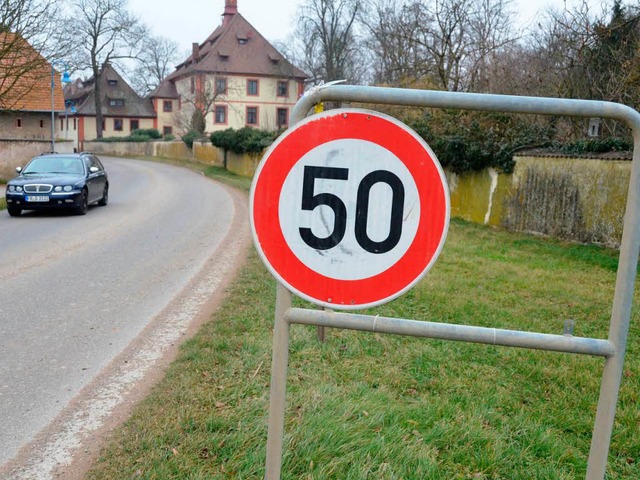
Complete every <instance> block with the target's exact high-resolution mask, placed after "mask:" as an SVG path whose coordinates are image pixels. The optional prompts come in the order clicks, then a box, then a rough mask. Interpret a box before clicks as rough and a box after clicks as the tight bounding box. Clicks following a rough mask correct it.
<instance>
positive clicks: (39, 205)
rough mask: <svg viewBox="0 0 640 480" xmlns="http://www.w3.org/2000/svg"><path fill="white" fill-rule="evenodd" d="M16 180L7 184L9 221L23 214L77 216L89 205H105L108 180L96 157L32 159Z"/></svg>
mask: <svg viewBox="0 0 640 480" xmlns="http://www.w3.org/2000/svg"><path fill="white" fill-rule="evenodd" d="M17 171H18V176H17V177H15V178H13V179H11V180H9V183H7V192H6V199H7V211H8V212H9V215H11V216H12V217H15V216H18V215H20V213H22V210H49V209H68V210H73V211H75V212H76V213H78V214H79V215H84V214H85V213H87V210H88V208H89V205H90V204H92V203H94V202H97V203H98V205H106V204H107V201H108V200H109V178H108V177H107V172H106V171H105V169H104V167H103V165H102V163H101V162H100V160H99V159H98V157H96V156H95V155H93V154H91V153H87V152H83V153H50V154H42V155H40V156H37V157H35V158H32V159H31V160H30V161H29V163H27V165H26V166H25V167H24V168H20V167H18V168H17Z"/></svg>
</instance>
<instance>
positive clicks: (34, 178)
mask: <svg viewBox="0 0 640 480" xmlns="http://www.w3.org/2000/svg"><path fill="white" fill-rule="evenodd" d="M84 180H85V177H84V175H78V174H70V173H39V174H33V175H18V176H17V177H14V178H12V179H11V180H9V183H8V185H23V186H24V185H29V184H33V183H45V184H47V185H54V186H55V185H75V184H76V183H81V182H84Z"/></svg>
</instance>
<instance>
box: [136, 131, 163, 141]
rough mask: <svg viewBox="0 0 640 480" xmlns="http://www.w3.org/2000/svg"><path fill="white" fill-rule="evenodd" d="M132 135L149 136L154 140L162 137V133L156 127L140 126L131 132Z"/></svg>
mask: <svg viewBox="0 0 640 480" xmlns="http://www.w3.org/2000/svg"><path fill="white" fill-rule="evenodd" d="M131 136H140V137H149V138H150V139H152V140H159V139H161V138H162V134H161V133H160V132H159V131H158V130H157V129H155V128H139V129H137V130H134V131H133V132H131Z"/></svg>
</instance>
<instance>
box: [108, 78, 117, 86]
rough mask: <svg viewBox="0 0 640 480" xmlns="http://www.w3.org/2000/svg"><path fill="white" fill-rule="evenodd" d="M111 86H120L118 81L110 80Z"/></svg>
mask: <svg viewBox="0 0 640 480" xmlns="http://www.w3.org/2000/svg"><path fill="white" fill-rule="evenodd" d="M109 85H111V86H112V87H115V86H116V85H118V80H109Z"/></svg>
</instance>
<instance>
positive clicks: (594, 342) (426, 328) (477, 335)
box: [285, 308, 616, 357]
mask: <svg viewBox="0 0 640 480" xmlns="http://www.w3.org/2000/svg"><path fill="white" fill-rule="evenodd" d="M285 320H287V321H288V322H289V323H299V324H302V325H316V326H319V327H331V328H346V329H349V330H362V331H368V332H379V333H394V334H398V335H411V336H414V337H428V338H438V339H441V340H455V341H459V342H470V343H483V344H489V345H502V346H505V347H519V348H533V349H537V350H550V351H554V352H565V353H579V354H583V355H597V356H599V357H610V356H611V355H613V354H615V352H616V349H615V346H614V345H613V344H612V343H611V342H609V341H608V340H601V339H596V338H584V337H574V336H572V335H552V334H548V333H537V332H524V331H518V330H505V329H501V328H488V327H476V326H471V325H456V324H450V323H436V322H426V321H418V320H407V319H403V318H389V317H380V316H377V315H376V316H373V315H361V314H354V313H337V312H333V311H324V310H306V309H302V308H291V309H289V310H288V311H287V312H286V314H285Z"/></svg>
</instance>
